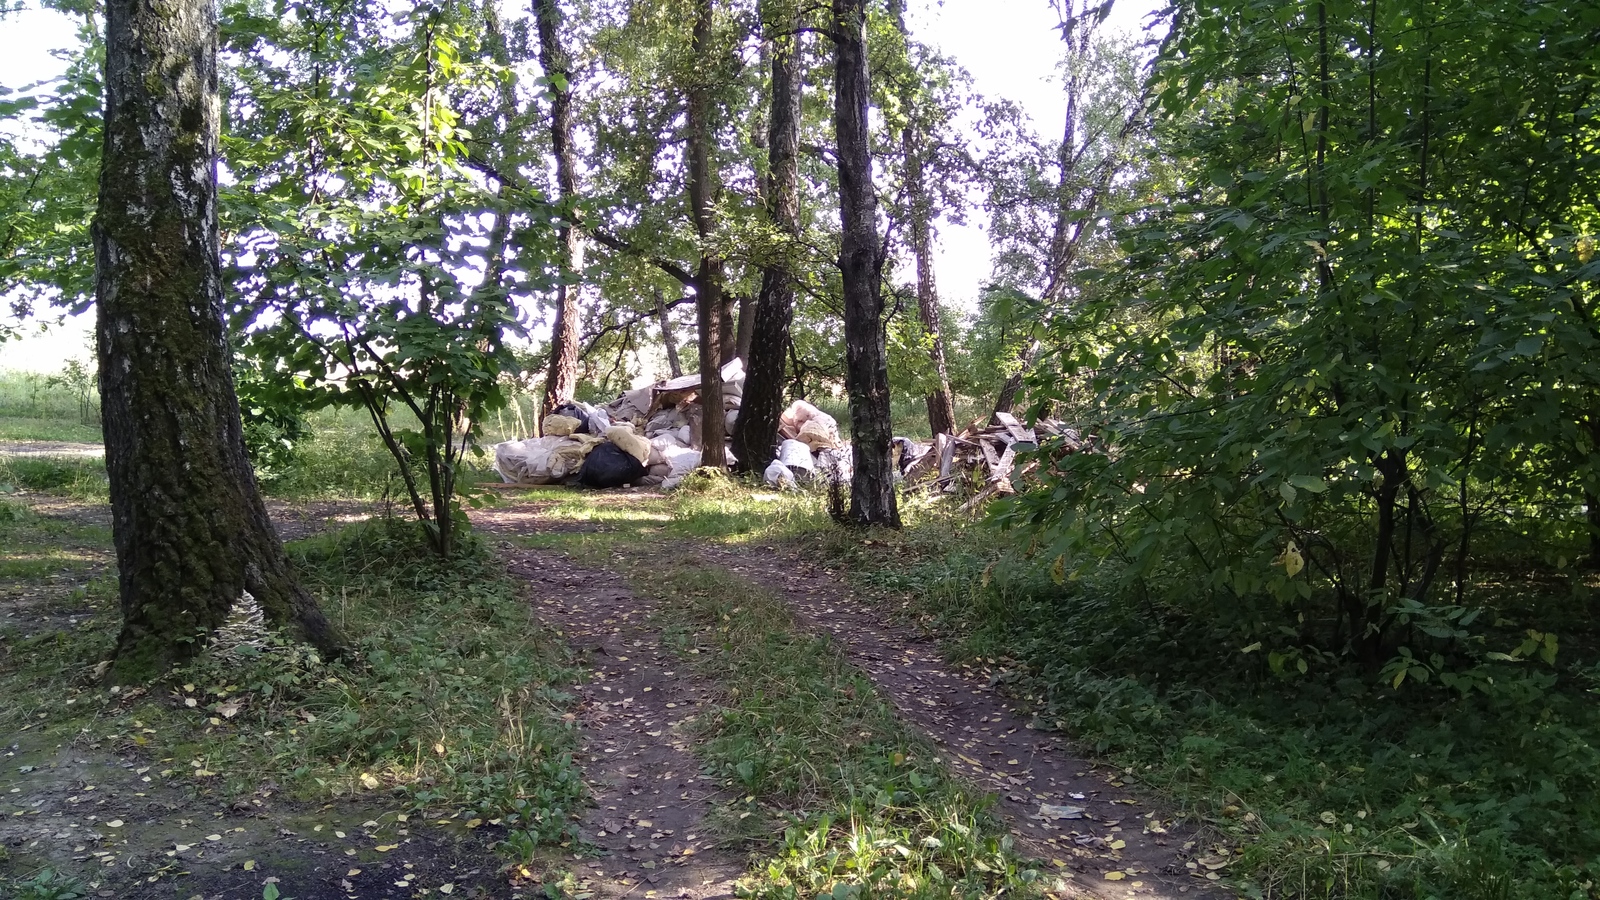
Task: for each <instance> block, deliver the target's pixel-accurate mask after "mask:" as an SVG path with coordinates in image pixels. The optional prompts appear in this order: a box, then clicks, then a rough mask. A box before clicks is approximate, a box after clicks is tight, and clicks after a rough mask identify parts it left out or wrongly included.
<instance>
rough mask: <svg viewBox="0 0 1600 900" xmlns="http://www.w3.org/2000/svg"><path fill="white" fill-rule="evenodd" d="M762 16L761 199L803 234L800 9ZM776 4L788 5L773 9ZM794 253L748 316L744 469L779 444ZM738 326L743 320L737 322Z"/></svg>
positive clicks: (738, 427)
mask: <svg viewBox="0 0 1600 900" xmlns="http://www.w3.org/2000/svg"><path fill="white" fill-rule="evenodd" d="M764 6H766V7H769V8H772V9H764V10H763V16H762V19H763V21H765V22H766V24H767V27H769V28H771V29H772V30H773V31H775V32H780V33H778V34H774V35H773V37H772V39H771V42H770V43H771V52H770V53H769V54H767V55H768V56H769V57H770V59H771V66H772V97H771V100H770V102H769V103H768V111H767V180H766V183H765V185H764V186H763V187H764V193H765V197H764V198H763V199H764V200H765V203H766V208H767V218H768V220H769V221H771V222H772V224H773V226H774V227H776V228H777V229H778V230H779V231H780V232H782V233H783V234H785V235H787V236H788V237H790V238H792V239H794V240H796V241H798V240H799V237H800V98H801V91H802V89H803V87H802V79H801V77H800V75H801V71H800V67H801V59H802V52H801V46H800V33H801V32H800V21H801V20H800V13H799V12H798V11H794V10H788V9H787V7H788V4H786V3H784V2H782V0H779V2H770V0H769V2H768V3H767V4H764ZM777 7H784V8H785V9H786V10H787V11H785V12H782V13H778V12H776V9H775V8H777ZM790 259H791V256H790V255H789V254H788V253H784V254H783V255H782V256H780V257H779V258H778V259H777V260H775V261H774V262H772V263H769V264H768V265H766V266H764V267H763V268H762V270H761V293H760V294H758V295H757V296H756V301H755V308H754V310H752V312H751V315H750V319H751V327H750V336H749V346H748V353H747V355H746V356H745V358H744V361H745V382H744V399H743V401H742V403H741V405H740V407H739V420H738V421H737V422H736V423H734V434H733V448H734V453H735V454H736V455H737V456H738V457H739V468H740V470H741V471H747V472H748V471H760V470H761V469H762V467H763V466H765V465H766V463H767V461H768V460H770V459H772V457H773V454H774V452H775V451H776V449H777V444H778V417H779V416H780V415H782V414H783V383H784V368H785V365H784V363H785V354H786V353H787V352H788V350H789V329H790V326H791V325H792V324H793V322H794V294H795V280H794V275H793V273H792V272H791V271H790V267H791V264H790V262H789V260H790ZM740 324H741V325H742V324H743V322H741V323H740Z"/></svg>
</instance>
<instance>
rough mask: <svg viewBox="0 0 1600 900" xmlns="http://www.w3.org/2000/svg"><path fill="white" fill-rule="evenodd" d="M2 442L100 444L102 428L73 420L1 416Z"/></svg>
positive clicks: (0, 432) (0, 438)
mask: <svg viewBox="0 0 1600 900" xmlns="http://www.w3.org/2000/svg"><path fill="white" fill-rule="evenodd" d="M0 441H61V442H64V443H69V444H98V443H100V426H99V425H85V424H84V423H82V422H81V421H79V420H78V419H77V418H76V417H74V418H72V419H55V418H34V417H27V416H5V415H0Z"/></svg>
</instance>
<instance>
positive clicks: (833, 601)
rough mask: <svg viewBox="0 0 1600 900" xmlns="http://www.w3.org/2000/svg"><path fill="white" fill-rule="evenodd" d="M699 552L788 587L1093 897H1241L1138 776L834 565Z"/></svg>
mask: <svg viewBox="0 0 1600 900" xmlns="http://www.w3.org/2000/svg"><path fill="white" fill-rule="evenodd" d="M752 550H756V551H757V552H751V551H752ZM699 555H700V557H701V558H702V560H703V561H704V562H706V563H708V564H711V565H716V566H720V567H722V568H725V569H727V570H728V571H730V572H732V573H734V574H736V575H739V576H742V577H744V578H746V579H749V580H750V581H753V582H755V583H757V584H759V585H761V586H763V587H765V588H766V589H768V590H771V591H773V592H775V593H777V594H778V595H779V596H781V597H783V598H785V599H786V600H787V602H788V603H789V605H790V607H791V608H792V609H793V610H794V611H795V613H796V616H797V618H798V619H799V621H800V622H801V623H802V625H803V626H804V627H806V628H809V629H811V630H813V631H816V632H821V633H825V634H829V635H831V636H832V637H833V638H834V639H835V640H836V641H837V643H838V645H839V646H840V647H841V648H842V649H843V650H844V652H845V653H846V655H847V658H848V659H849V660H850V661H851V662H852V663H853V664H854V665H856V666H857V667H858V668H860V669H861V670H862V671H864V672H866V673H867V674H868V676H869V677H871V679H872V680H873V682H874V683H875V684H876V685H877V686H878V688H879V690H881V691H883V693H884V695H885V696H886V697H887V698H888V699H889V700H890V702H892V703H893V704H894V705H895V708H896V709H898V710H899V711H900V713H901V715H903V716H904V717H905V718H906V719H907V720H909V721H910V722H912V723H913V724H915V725H916V726H917V727H919V728H921V729H922V730H923V731H924V732H925V733H926V734H927V735H928V737H929V738H931V739H932V740H933V742H934V743H935V744H936V745H937V746H938V747H939V749H940V750H941V751H942V756H943V762H944V763H945V764H946V765H947V766H948V767H949V768H950V770H951V771H952V772H954V773H955V774H957V775H958V776H959V777H962V778H964V779H966V780H967V781H968V782H969V783H972V784H974V785H976V786H977V787H979V788H980V789H982V790H986V791H990V792H993V793H994V794H996V795H997V797H998V798H999V812H1000V814H1001V816H1002V817H1003V818H1004V819H1005V821H1006V823H1007V824H1008V825H1009V826H1010V828H1011V831H1012V834H1013V835H1014V836H1015V837H1016V838H1017V840H1018V842H1019V844H1020V845H1021V846H1022V848H1023V850H1024V852H1026V853H1029V854H1030V855H1033V856H1036V857H1038V858H1040V859H1043V860H1060V861H1062V862H1064V863H1065V864H1066V870H1067V871H1070V872H1073V873H1075V877H1074V878H1073V879H1072V881H1073V883H1074V884H1075V886H1076V887H1077V889H1079V890H1080V891H1082V892H1083V893H1084V894H1085V895H1086V896H1093V897H1103V898H1128V897H1135V898H1153V900H1154V898H1168V900H1176V898H1180V897H1182V898H1185V900H1187V898H1200V897H1204V898H1223V897H1231V896H1235V894H1234V892H1232V891H1228V890H1225V889H1223V887H1222V886H1221V885H1218V884H1216V883H1215V882H1214V881H1210V880H1207V878H1206V877H1205V875H1206V873H1208V872H1210V871H1212V870H1211V868H1210V867H1209V866H1208V865H1207V863H1210V864H1213V865H1214V864H1216V863H1217V862H1219V861H1221V860H1222V859H1224V857H1221V856H1220V855H1218V854H1215V853H1207V852H1205V851H1206V850H1207V849H1208V848H1207V847H1206V846H1205V845H1204V844H1203V843H1202V842H1201V841H1200V839H1199V838H1198V837H1197V836H1196V834H1195V833H1194V832H1193V830H1192V829H1189V828H1186V827H1184V826H1183V825H1182V824H1181V823H1178V822H1174V821H1173V820H1172V819H1171V818H1170V817H1168V816H1166V815H1164V814H1162V813H1161V812H1158V811H1157V810H1156V809H1155V808H1154V807H1152V806H1151V805H1150V804H1149V803H1148V801H1147V799H1145V798H1142V797H1140V796H1139V795H1137V794H1135V793H1134V792H1133V791H1132V790H1130V789H1129V788H1128V787H1127V785H1128V784H1130V783H1132V782H1133V781H1134V780H1135V779H1133V778H1132V777H1131V776H1129V775H1128V774H1127V773H1123V772H1120V771H1118V770H1116V769H1108V768H1104V767H1101V766H1097V765H1096V764H1095V763H1093V762H1092V761H1090V760H1088V759H1086V758H1084V757H1082V756H1080V755H1078V754H1076V753H1075V752H1073V750H1072V748H1071V747H1070V746H1069V745H1068V743H1067V741H1066V740H1065V739H1064V737H1063V736H1062V735H1060V734H1059V733H1055V732H1048V731H1043V730H1039V729H1035V728H1034V727H1033V725H1032V723H1031V722H1029V721H1028V720H1027V719H1025V718H1024V717H1023V715H1021V714H1020V713H1018V712H1017V711H1015V710H1013V709H1012V708H1010V706H1009V705H1008V704H1007V703H1006V702H1005V701H1004V699H1003V698H1002V697H1001V696H1000V695H999V694H998V692H996V691H995V689H994V688H993V687H992V686H991V685H989V684H987V683H985V682H983V681H979V680H977V679H976V678H975V677H974V676H973V675H971V674H966V673H962V672H959V671H956V670H954V669H952V668H951V667H950V666H949V665H947V664H946V663H945V662H944V661H943V659H942V658H941V656H940V653H939V650H938V647H937V646H936V645H934V643H933V642H932V641H930V640H929V639H927V638H926V637H924V636H922V635H920V634H918V633H916V632H915V631H913V630H912V629H909V628H905V627H901V626H897V625H893V624H890V623H888V622H887V621H886V619H885V615H884V612H883V610H881V609H879V608H877V607H875V606H873V605H872V604H870V603H867V602H863V601H861V600H859V599H858V598H856V596H855V594H854V591H853V590H852V589H851V588H850V587H849V586H848V585H846V584H844V583H843V582H842V581H841V580H840V579H839V578H837V577H836V576H834V575H833V574H832V573H831V572H828V571H826V570H824V569H822V568H821V567H819V566H816V565H814V564H811V563H808V562H805V561H803V560H797V559H794V558H792V557H790V556H788V555H786V554H784V553H783V552H782V551H779V550H777V549H775V548H773V547H761V548H746V549H742V550H731V549H728V548H724V547H716V546H705V547H702V548H700V550H699ZM1046 804H1048V805H1050V806H1059V807H1076V808H1078V809H1080V810H1081V818H1070V819H1068V818H1055V819H1045V818H1044V817H1042V816H1041V808H1042V806H1044V805H1046ZM1219 868H1220V867H1219ZM1223 870H1224V871H1225V868H1224V869H1223ZM1117 873H1121V875H1120V877H1119V876H1118V874H1117ZM1108 875H1109V876H1110V878H1109V879H1108V878H1107V876H1108Z"/></svg>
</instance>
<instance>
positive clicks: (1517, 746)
mask: <svg viewBox="0 0 1600 900" xmlns="http://www.w3.org/2000/svg"><path fill="white" fill-rule="evenodd" d="M1006 544H1007V536H1006V535H1003V534H997V533H995V532H994V531H992V530H990V529H989V528H988V527H986V526H981V525H964V524H962V523H961V521H960V520H959V519H955V518H943V519H941V518H938V517H930V518H926V519H924V520H922V521H921V522H920V524H918V525H917V526H916V527H913V528H908V529H907V530H906V531H905V532H903V533H900V534H879V535H874V536H872V537H870V538H868V539H866V540H863V539H862V538H861V537H860V536H852V535H848V534H839V533H834V534H831V535H826V536H819V537H816V538H814V539H812V540H810V541H808V542H807V545H806V551H805V552H807V553H810V554H813V555H815V556H819V557H822V558H825V559H829V560H831V561H832V562H833V563H835V564H836V565H837V566H838V567H839V568H842V569H845V570H847V571H849V572H851V573H852V576H853V577H854V579H855V580H856V581H857V583H859V584H861V585H862V586H863V587H864V588H866V589H868V591H869V592H870V593H873V594H876V595H878V596H880V597H882V598H884V599H886V600H890V601H892V602H895V603H900V604H903V605H905V606H906V608H907V609H908V610H909V611H911V612H912V613H913V614H914V615H916V616H918V617H919V618H920V620H921V622H922V623H923V624H924V625H925V626H927V627H929V628H931V629H932V630H933V631H935V632H936V633H937V634H939V635H940V636H941V637H942V639H943V641H944V643H945V646H946V648H947V651H948V653H949V654H950V655H951V657H952V658H954V659H956V660H958V661H960V662H962V663H965V664H971V665H976V666H979V667H983V668H987V669H989V670H990V673H991V677H993V678H994V679H996V680H998V681H1000V682H1003V683H1006V685H1007V688H1008V689H1009V690H1010V691H1011V692H1012V693H1013V694H1015V695H1016V696H1017V697H1018V698H1019V699H1021V700H1024V701H1027V702H1032V703H1033V704H1035V706H1036V708H1037V709H1038V710H1039V711H1040V714H1041V715H1043V716H1044V717H1046V718H1047V719H1053V720H1054V721H1055V722H1056V724H1057V725H1058V726H1059V727H1061V728H1062V729H1063V730H1064V731H1066V732H1067V733H1068V734H1070V735H1072V736H1073V738H1074V739H1075V740H1077V741H1078V742H1079V743H1080V744H1081V745H1084V746H1085V747H1087V748H1089V749H1091V750H1092V751H1095V752H1098V753H1100V754H1103V755H1104V756H1106V757H1108V758H1110V759H1112V760H1114V761H1116V762H1117V763H1118V764H1119V765H1122V766H1124V767H1128V768H1132V769H1136V770H1138V771H1139V772H1140V774H1141V775H1142V776H1143V778H1144V780H1145V781H1146V782H1147V783H1151V784H1153V785H1154V786H1156V787H1157V788H1158V789H1159V790H1161V791H1162V792H1163V793H1164V794H1166V795H1168V796H1170V797H1172V798H1173V799H1175V800H1176V801H1177V802H1179V803H1180V804H1182V805H1183V806H1184V807H1185V808H1186V810H1187V811H1188V812H1189V814H1190V815H1191V816H1193V817H1195V818H1196V819H1199V820H1201V821H1204V822H1207V823H1209V824H1211V825H1214V826H1215V827H1217V828H1220V829H1222V830H1223V831H1224V832H1226V833H1229V834H1230V835H1231V836H1232V838H1233V839H1234V840H1235V841H1236V843H1237V844H1238V845H1239V846H1240V848H1241V849H1242V851H1243V852H1242V855H1241V857H1240V858H1239V859H1238V860H1237V861H1236V862H1235V864H1234V866H1233V867H1232V869H1233V870H1234V871H1233V872H1232V874H1233V876H1234V877H1235V878H1236V879H1238V881H1239V883H1240V885H1241V886H1242V890H1243V891H1244V892H1245V894H1246V895H1247V896H1254V897H1273V898H1278V897H1283V898H1290V897H1296V898H1372V900H1377V898H1394V900H1400V898H1407V900H1410V898H1419V900H1427V898H1436V900H1536V898H1552V900H1553V898H1563V900H1579V898H1592V897H1596V896H1600V891H1597V890H1596V884H1597V880H1600V791H1597V787H1600V785H1597V783H1596V781H1597V778H1600V752H1597V749H1596V748H1597V745H1600V706H1597V704H1596V703H1595V700H1596V696H1595V695H1596V692H1597V689H1600V665H1597V664H1596V662H1595V661H1594V660H1592V659H1581V658H1572V659H1566V660H1561V661H1560V664H1559V665H1555V666H1551V665H1547V664H1545V663H1543V662H1540V661H1533V662H1526V663H1505V664H1503V665H1500V666H1498V667H1496V669H1495V671H1494V672H1493V673H1492V674H1490V675H1488V676H1487V680H1480V681H1479V683H1477V684H1475V685H1474V687H1473V688H1472V689H1471V690H1469V691H1467V692H1466V693H1461V692H1459V691H1457V690H1452V689H1447V688H1445V687H1442V686H1440V685H1439V684H1438V683H1437V681H1435V682H1432V683H1427V684H1416V683H1414V682H1411V681H1407V682H1406V683H1405V684H1403V685H1401V686H1400V687H1399V688H1398V689H1397V688H1396V687H1394V686H1393V685H1391V684H1390V683H1388V682H1387V681H1380V680H1379V679H1378V678H1376V677H1375V676H1374V675H1372V674H1370V673H1367V672H1363V671H1360V670H1359V669H1356V668H1353V667H1345V666H1341V665H1334V664H1331V663H1324V664H1323V665H1321V666H1318V667H1312V668H1310V669H1309V671H1308V672H1307V673H1305V674H1300V673H1298V672H1296V671H1294V670H1293V669H1292V668H1288V667H1286V668H1285V669H1284V671H1283V673H1282V674H1273V672H1272V670H1271V667H1269V666H1268V665H1267V661H1265V660H1262V659H1260V658H1259V657H1260V655H1261V654H1259V653H1255V654H1251V653H1247V652H1245V653H1242V652H1241V649H1242V648H1239V647H1237V646H1231V645H1230V644H1229V642H1227V641H1225V639H1224V638H1223V637H1222V636H1221V635H1220V634H1219V633H1218V632H1216V631H1215V630H1213V629H1212V628H1210V627H1208V626H1207V623H1205V622H1204V621H1200V620H1197V619H1194V618H1189V617H1185V616H1183V615H1181V614H1180V613H1179V612H1178V611H1176V610H1174V609H1171V608H1169V607H1166V606H1164V605H1162V604H1160V603H1159V602H1156V601H1155V600H1153V599H1151V598H1150V597H1141V596H1128V595H1126V594H1118V593H1116V592H1115V591H1113V590H1112V589H1111V588H1109V587H1107V586H1104V585H1101V584H1097V583H1095V582H1093V581H1091V580H1087V579H1086V580H1084V581H1082V582H1078V583H1071V582H1069V583H1067V584H1058V583H1057V582H1056V580H1055V579H1054V578H1053V577H1052V575H1051V573H1050V572H1049V570H1048V567H1047V566H1045V565H1041V564H1039V563H1038V562H1036V561H1032V560H1029V559H1026V558H1024V556H1023V555H1022V554H1020V553H1018V552H1015V551H1014V550H1011V549H1008V548H1007V546H1006ZM1235 643H1236V642H1235Z"/></svg>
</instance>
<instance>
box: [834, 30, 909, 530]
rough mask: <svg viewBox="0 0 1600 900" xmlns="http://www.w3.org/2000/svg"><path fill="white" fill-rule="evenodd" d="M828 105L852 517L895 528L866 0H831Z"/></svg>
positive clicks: (859, 521)
mask: <svg viewBox="0 0 1600 900" xmlns="http://www.w3.org/2000/svg"><path fill="white" fill-rule="evenodd" d="M833 32H834V34H833V38H834V46H835V56H834V76H833V83H834V107H833V124H834V132H835V135H836V140H837V141H838V144H839V219H840V224H841V226H842V234H841V237H840V245H839V268H840V272H841V274H842V275H843V278H844V340H845V379H844V380H845V391H846V392H847V393H848V394H849V395H850V431H851V446H852V448H853V451H854V452H853V457H854V461H855V474H854V476H853V477H852V479H851V482H850V512H849V516H850V520H851V521H852V522H853V523H855V524H857V525H863V526H865V525H887V526H889V527H891V528H899V527H900V510H899V508H898V507H897V506H896V504H895V496H894V459H893V455H892V450H891V446H890V443H889V441H890V439H891V438H892V437H893V434H892V431H891V424H890V418H889V363H888V354H887V352H886V350H885V347H884V333H883V290H882V259H881V257H880V256H879V251H878V223H877V219H876V215H877V205H878V201H877V196H876V195H875V194H874V192H873V184H872V157H871V151H870V147H869V141H870V139H871V133H870V132H869V131H868V124H867V101H868V97H869V92H870V82H869V80H868V76H867V9H866V0H833Z"/></svg>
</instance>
